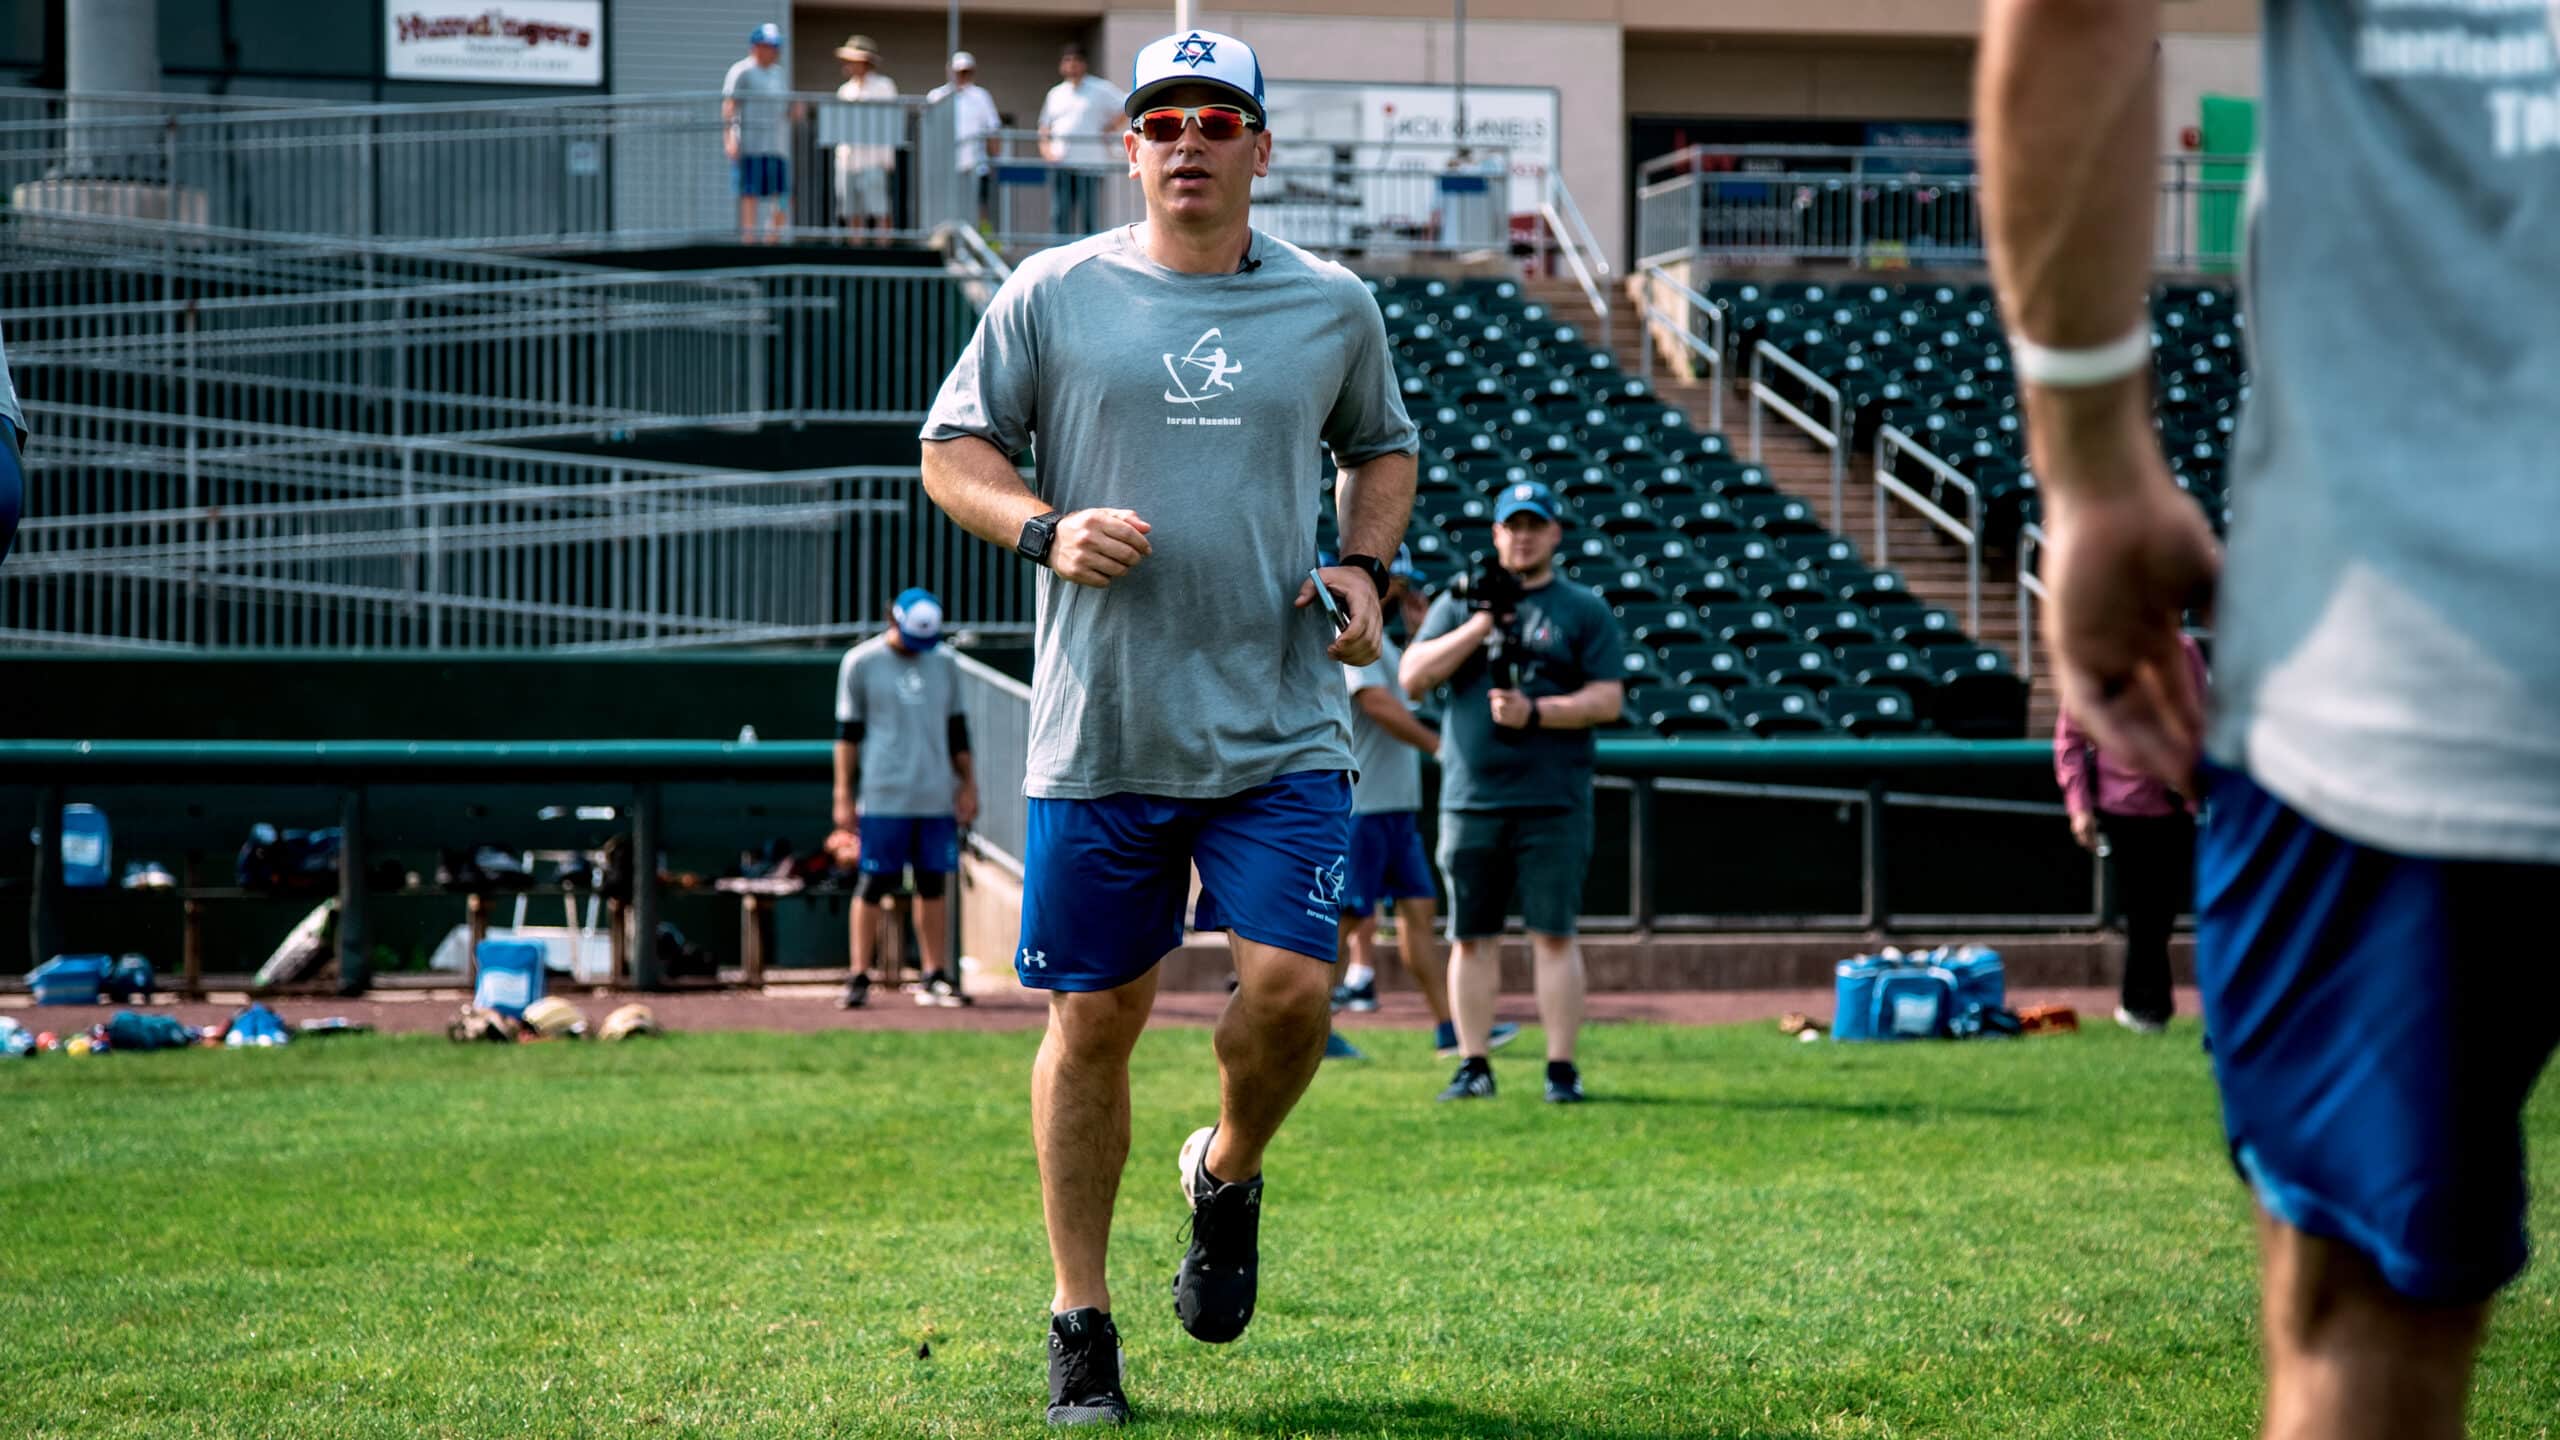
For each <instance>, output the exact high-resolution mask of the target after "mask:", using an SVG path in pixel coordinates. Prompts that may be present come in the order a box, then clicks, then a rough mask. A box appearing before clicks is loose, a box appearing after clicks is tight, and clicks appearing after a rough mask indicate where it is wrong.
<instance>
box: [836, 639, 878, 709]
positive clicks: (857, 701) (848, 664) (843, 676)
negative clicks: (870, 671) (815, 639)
mask: <svg viewBox="0 0 2560 1440" xmlns="http://www.w3.org/2000/svg"><path fill="white" fill-rule="evenodd" d="M861 660H862V657H861V656H860V655H858V654H855V653H853V652H851V651H847V652H846V653H845V657H844V663H843V664H841V665H838V666H837V667H836V723H837V724H839V725H850V724H856V723H859V722H860V721H863V720H867V719H869V718H870V717H869V716H867V715H864V714H863V713H862V676H861V673H860V672H861V669H862V665H861Z"/></svg>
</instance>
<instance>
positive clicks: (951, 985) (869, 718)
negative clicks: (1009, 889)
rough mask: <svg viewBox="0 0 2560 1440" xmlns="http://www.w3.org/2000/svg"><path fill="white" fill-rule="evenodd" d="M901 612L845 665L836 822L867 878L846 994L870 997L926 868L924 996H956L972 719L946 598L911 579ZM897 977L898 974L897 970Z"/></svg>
mask: <svg viewBox="0 0 2560 1440" xmlns="http://www.w3.org/2000/svg"><path fill="white" fill-rule="evenodd" d="M890 616H891V624H890V628H889V630H888V631H887V632H886V633H885V634H881V635H876V636H874V637H872V638H871V639H869V640H865V641H863V642H862V643H861V644H859V645H856V646H854V647H853V649H851V650H849V651H847V652H846V653H845V657H844V663H843V664H842V665H841V666H839V667H837V670H836V791H835V824H836V828H837V829H839V830H851V831H853V832H854V833H855V834H856V835H857V836H858V837H859V838H860V841H861V847H862V849H861V862H860V863H861V868H862V887H861V889H860V890H859V891H857V892H856V894H855V897H854V903H853V907H852V909H853V918H852V926H853V976H852V978H851V979H849V980H847V981H846V982H845V993H844V999H843V1002H842V1003H843V1004H844V1005H845V1006H846V1007H848V1008H850V1007H853V1006H857V1005H860V1004H862V1003H863V1002H864V1001H865V1000H866V999H867V998H868V997H869V995H870V993H871V986H872V983H873V982H874V981H875V980H877V979H879V978H881V977H879V976H877V975H875V974H874V973H873V969H874V965H875V958H874V957H875V951H876V947H877V946H878V944H879V931H880V922H881V919H882V915H883V912H884V911H885V910H886V909H887V908H888V905H889V903H890V901H891V900H892V899H893V897H895V896H896V895H897V894H898V892H899V891H900V890H901V889H904V888H908V886H907V883H906V881H905V875H906V872H908V871H909V870H913V871H914V874H915V879H914V881H913V885H912V888H913V890H914V892H915V897H916V898H915V922H916V944H917V948H919V949H921V950H922V951H923V952H924V972H925V973H924V987H923V990H922V992H921V994H920V995H919V997H918V998H919V999H922V1000H933V999H957V998H958V996H959V993H960V985H959V978H958V976H957V975H955V974H954V973H953V971H952V968H951V925H950V909H949V905H950V901H949V900H948V898H947V897H946V896H945V893H944V892H945V889H946V886H947V884H948V881H949V879H950V876H951V874H952V873H953V872H954V871H956V870H958V869H959V868H960V827H961V826H963V825H967V824H970V823H971V822H973V821H975V820H976V819H977V818H978V785H977V776H976V771H975V770H974V768H973V767H972V763H971V759H970V754H969V721H968V717H967V716H965V715H963V714H962V713H961V709H960V674H959V670H960V667H959V666H958V665H957V664H956V663H955V662H954V661H953V660H952V658H951V656H950V653H949V652H947V651H945V650H943V649H942V648H941V645H942V602H940V601H938V600H936V599H935V598H934V597H933V594H932V592H930V591H927V590H920V589H911V590H907V591H905V592H903V593H902V594H900V595H899V596H898V599H897V602H896V603H895V604H894V605H893V606H892V607H891V609H890ZM891 978H894V977H891Z"/></svg>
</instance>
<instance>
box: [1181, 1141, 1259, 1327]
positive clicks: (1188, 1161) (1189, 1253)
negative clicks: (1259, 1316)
mask: <svg viewBox="0 0 2560 1440" xmlns="http://www.w3.org/2000/svg"><path fill="white" fill-rule="evenodd" d="M1217 1133H1218V1127H1216V1126H1215V1125H1203V1126H1201V1127H1200V1128H1199V1129H1197V1130H1195V1131H1193V1132H1191V1138H1190V1139H1188V1140H1185V1141H1183V1142H1182V1160H1181V1175H1182V1198H1183V1199H1184V1200H1186V1201H1189V1202H1190V1205H1191V1248H1190V1249H1189V1250H1186V1251H1184V1252H1183V1255H1182V1265H1181V1267H1180V1268H1179V1269H1177V1270H1175V1271H1174V1272H1173V1313H1174V1314H1175V1315H1176V1316H1178V1317H1180V1318H1181V1320H1182V1328H1183V1329H1185V1330H1187V1331H1189V1332H1191V1338H1192V1339H1194V1340H1199V1341H1204V1342H1206V1343H1208V1344H1211V1345H1224V1344H1226V1343H1227V1342H1228V1341H1230V1340H1233V1339H1234V1338H1236V1337H1237V1336H1239V1335H1242V1334H1243V1333H1244V1327H1245V1326H1246V1325H1248V1324H1250V1323H1252V1321H1253V1293H1254V1287H1255V1285H1256V1283H1257V1282H1256V1271H1257V1269H1258V1267H1259V1266H1260V1264H1261V1257H1260V1254H1259V1250H1258V1241H1259V1239H1260V1237H1261V1233H1262V1177H1261V1176H1259V1175H1256V1176H1255V1177H1253V1178H1252V1179H1250V1180H1226V1181H1220V1180H1215V1179H1212V1178H1211V1177H1210V1175H1209V1140H1210V1138H1211V1137H1212V1136H1214V1135H1216V1134H1217Z"/></svg>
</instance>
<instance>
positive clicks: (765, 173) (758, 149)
mask: <svg viewBox="0 0 2560 1440" xmlns="http://www.w3.org/2000/svg"><path fill="white" fill-rule="evenodd" d="M799 118H800V111H799V107H798V106H796V105H794V104H792V103H791V81H790V79H789V77H787V76H786V75H784V74H783V71H782V27H781V26H779V25H773V24H764V25H759V26H757V27H756V28H755V29H753V30H750V31H748V32H747V55H746V58H745V59H743V60H740V61H739V62H738V63H737V64H735V65H732V66H730V67H729V75H728V78H727V79H725V80H722V81H721V82H720V121H721V126H722V129H723V131H724V132H725V138H724V139H723V142H722V143H723V145H724V147H725V148H726V149H727V151H728V155H729V171H730V181H731V184H732V186H733V188H734V189H735V190H736V191H737V194H738V239H739V240H740V242H742V243H744V244H748V245H752V244H755V243H756V238H757V225H756V212H757V211H758V210H760V209H761V210H763V211H765V225H764V230H763V236H764V239H765V241H766V242H767V243H774V242H778V241H780V240H781V239H782V224H783V219H784V212H785V211H787V210H788V209H790V206H791V126H792V122H794V121H796V120H798V119H799Z"/></svg>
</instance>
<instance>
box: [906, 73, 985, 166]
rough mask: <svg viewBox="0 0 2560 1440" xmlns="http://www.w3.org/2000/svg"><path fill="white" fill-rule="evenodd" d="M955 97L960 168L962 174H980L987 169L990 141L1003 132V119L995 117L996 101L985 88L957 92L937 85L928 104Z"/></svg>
mask: <svg viewBox="0 0 2560 1440" xmlns="http://www.w3.org/2000/svg"><path fill="white" fill-rule="evenodd" d="M946 95H948V96H952V97H954V98H953V99H952V104H954V105H955V106H957V107H958V108H959V113H958V114H956V115H954V116H952V125H953V127H954V128H953V132H952V133H953V135H954V136H955V137H956V139H957V140H958V142H959V143H958V144H956V145H954V146H953V147H952V148H953V149H954V150H957V151H958V152H959V167H960V169H961V171H962V172H963V173H967V174H978V173H982V172H984V171H985V170H986V168H987V137H988V136H990V135H995V134H998V133H1000V132H1002V131H1003V129H1004V118H1003V117H1002V116H1000V115H998V114H996V99H995V97H994V96H992V95H990V94H988V93H987V87H986V86H984V85H970V86H966V87H963V88H959V89H954V88H953V87H952V86H951V85H949V84H942V85H936V86H934V87H933V89H932V90H931V91H929V92H927V93H926V95H925V97H924V98H925V99H926V100H927V101H928V102H934V101H939V100H941V99H942V98H943V97H944V96H946Z"/></svg>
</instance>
